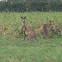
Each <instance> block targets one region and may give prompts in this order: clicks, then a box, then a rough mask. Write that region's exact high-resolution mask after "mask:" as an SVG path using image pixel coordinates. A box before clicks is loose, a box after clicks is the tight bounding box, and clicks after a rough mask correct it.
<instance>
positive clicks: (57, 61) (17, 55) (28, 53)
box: [0, 12, 62, 62]
mask: <svg viewBox="0 0 62 62" xmlns="http://www.w3.org/2000/svg"><path fill="white" fill-rule="evenodd" d="M21 16H26V22H27V23H28V25H30V26H31V27H32V28H34V29H38V28H39V27H40V26H41V25H43V24H44V23H49V21H50V20H53V21H54V25H61V26H62V12H24V13H20V12H18V13H16V12H2V13H0V25H4V28H8V27H10V26H11V24H16V28H17V29H18V30H19V31H21V26H22V20H21V18H20V17H21ZM12 29H13V27H12ZM14 29H15V28H14ZM9 31H10V30H9ZM10 32H11V31H10ZM0 62H62V38H58V37H55V38H53V39H41V38H39V37H38V38H37V42H35V41H34V40H32V41H27V40H23V36H22V35H21V34H20V38H12V36H10V35H9V36H7V37H4V36H1V35H0Z"/></svg>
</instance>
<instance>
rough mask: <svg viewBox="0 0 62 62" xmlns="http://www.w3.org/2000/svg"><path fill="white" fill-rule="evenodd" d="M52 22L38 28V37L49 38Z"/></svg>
mask: <svg viewBox="0 0 62 62" xmlns="http://www.w3.org/2000/svg"><path fill="white" fill-rule="evenodd" d="M52 24H53V21H50V23H49V24H43V26H41V27H40V35H45V36H47V37H48V38H49V36H48V32H49V31H50V30H51V27H52Z"/></svg>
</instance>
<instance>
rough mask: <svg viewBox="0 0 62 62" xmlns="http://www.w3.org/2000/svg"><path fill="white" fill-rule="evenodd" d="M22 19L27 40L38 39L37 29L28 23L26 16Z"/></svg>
mask: <svg viewBox="0 0 62 62" xmlns="http://www.w3.org/2000/svg"><path fill="white" fill-rule="evenodd" d="M21 19H22V29H23V34H24V38H27V40H31V39H36V33H35V31H34V30H33V29H32V28H31V27H30V26H28V25H27V24H26V20H25V19H26V17H21Z"/></svg>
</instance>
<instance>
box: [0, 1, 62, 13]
mask: <svg viewBox="0 0 62 62" xmlns="http://www.w3.org/2000/svg"><path fill="white" fill-rule="evenodd" d="M61 7H62V3H60V2H49V3H48V2H44V1H25V2H0V11H16V12H24V11H62V8H61Z"/></svg>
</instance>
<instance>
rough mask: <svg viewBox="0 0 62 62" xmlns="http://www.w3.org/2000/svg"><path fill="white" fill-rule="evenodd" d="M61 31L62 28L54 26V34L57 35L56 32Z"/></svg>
mask: <svg viewBox="0 0 62 62" xmlns="http://www.w3.org/2000/svg"><path fill="white" fill-rule="evenodd" d="M61 31H62V26H56V27H55V34H56V35H57V34H58V32H61ZM60 36H62V35H60Z"/></svg>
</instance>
